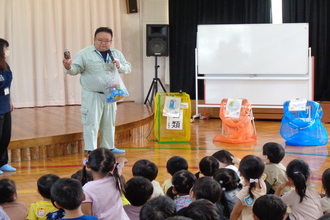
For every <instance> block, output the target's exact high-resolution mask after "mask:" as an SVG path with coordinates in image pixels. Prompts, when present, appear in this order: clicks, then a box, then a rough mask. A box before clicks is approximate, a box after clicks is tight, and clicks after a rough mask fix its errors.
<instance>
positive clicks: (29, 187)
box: [0, 103, 330, 206]
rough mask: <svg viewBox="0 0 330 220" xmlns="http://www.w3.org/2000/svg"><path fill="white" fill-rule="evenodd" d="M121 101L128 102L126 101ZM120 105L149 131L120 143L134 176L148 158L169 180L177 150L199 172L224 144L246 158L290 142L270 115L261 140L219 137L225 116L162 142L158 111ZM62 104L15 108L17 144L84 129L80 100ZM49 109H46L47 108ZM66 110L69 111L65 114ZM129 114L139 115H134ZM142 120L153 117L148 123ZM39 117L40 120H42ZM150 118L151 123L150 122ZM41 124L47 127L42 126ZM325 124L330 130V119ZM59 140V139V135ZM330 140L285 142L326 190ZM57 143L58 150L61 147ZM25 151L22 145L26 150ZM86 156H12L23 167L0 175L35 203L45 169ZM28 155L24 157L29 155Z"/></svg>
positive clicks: (76, 163) (74, 166)
mask: <svg viewBox="0 0 330 220" xmlns="http://www.w3.org/2000/svg"><path fill="white" fill-rule="evenodd" d="M121 105H123V106H122V107H121ZM118 107H119V108H118V117H117V123H118V124H120V123H123V124H122V126H121V128H120V129H123V131H124V130H125V129H126V128H127V129H129V130H134V128H132V127H134V126H136V127H139V126H145V128H144V129H143V132H131V136H129V138H128V139H127V140H126V141H123V142H120V143H117V144H116V147H118V148H120V149H125V150H126V153H125V154H122V155H116V156H124V157H126V158H127V159H128V163H127V164H126V166H125V168H124V173H123V175H124V177H125V179H126V180H128V179H130V178H131V177H132V171H131V169H132V166H133V164H134V163H135V162H136V161H137V160H140V159H148V160H150V161H153V162H154V163H155V164H156V165H157V166H158V176H157V179H156V180H157V181H159V182H160V183H161V184H162V183H163V181H165V180H166V179H168V178H169V177H170V175H169V174H168V173H167V171H166V162H167V160H168V159H169V158H170V157H172V156H175V155H180V156H183V157H184V158H186V159H187V161H188V164H189V170H190V171H191V172H193V173H196V172H197V171H198V164H199V161H200V160H201V159H202V158H203V157H204V156H209V155H212V154H213V153H214V152H216V151H218V150H220V149H225V150H228V151H230V152H231V153H232V154H234V155H235V156H236V157H240V158H242V157H244V156H245V155H248V154H253V155H257V156H261V149H262V146H263V145H264V144H265V143H266V142H270V141H273V142H278V143H280V144H282V145H283V146H285V140H284V139H283V138H282V137H281V136H280V134H279V128H280V124H281V122H280V121H265V120H257V121H256V122H255V123H256V129H257V136H258V140H257V142H255V143H245V144H226V143H219V142H213V141H212V139H213V138H214V136H215V135H216V134H219V133H221V126H220V120H219V119H209V120H204V121H199V120H195V122H194V123H190V128H191V140H190V142H189V143H158V142H156V141H155V140H154V139H155V138H154V136H153V130H152V121H153V117H152V111H150V109H149V108H147V107H146V106H145V105H143V104H138V103H122V104H119V106H118ZM52 108H53V107H52ZM56 108H63V109H64V110H63V111H59V110H58V109H52V110H51V109H48V107H47V108H32V109H26V110H24V109H15V111H14V113H13V121H14V124H13V125H14V128H13V141H12V142H13V144H14V145H13V149H15V148H16V147H17V148H18V147H19V146H18V145H16V143H15V142H17V143H20V144H21V145H24V142H25V141H24V140H25V139H29V137H28V136H29V135H35V137H34V138H33V137H30V139H31V138H32V139H35V138H37V136H38V137H39V136H42V135H44V134H47V133H48V134H51V135H54V136H56V134H61V135H64V136H65V135H68V134H71V133H81V130H82V126H81V124H80V111H79V106H68V107H56ZM139 109H140V110H139ZM23 110H24V111H26V112H24V114H23V113H21V111H23ZM44 111H45V113H43V112H44ZM139 111H141V112H139ZM41 114H45V115H46V116H47V117H46V118H44V117H41V116H40V115H41ZM63 115H66V116H65V117H64V116H63ZM129 115H131V116H129ZM129 117H137V118H135V119H132V118H131V119H128V118H129ZM121 120H128V121H134V123H133V124H135V125H134V126H132V123H131V122H126V123H129V125H125V122H120V121H121ZM141 120H142V121H147V122H143V123H142V122H141ZM60 121H61V122H60ZM38 123H39V126H36V124H38ZM145 124H148V127H146V125H145ZM40 126H44V127H43V128H41V127H40ZM325 128H326V129H327V131H328V132H330V124H325ZM19 133H21V136H19V135H18V134H19ZM132 134H138V135H132ZM149 134H150V135H149ZM80 135H81V134H80ZM54 140H55V141H57V139H56V138H54ZM329 146H330V144H327V145H326V146H315V147H297V146H285V151H286V156H285V157H284V159H283V161H282V163H283V164H284V165H285V166H286V165H287V164H288V163H289V162H290V161H291V160H293V159H302V160H305V161H306V162H307V163H308V164H309V165H310V169H311V171H312V176H311V181H312V182H313V183H314V184H315V185H316V187H317V189H318V191H321V176H322V173H323V171H324V170H325V169H326V168H329V167H330V158H329ZM47 147H49V145H47ZM55 147H61V145H60V144H59V145H55ZM39 148H41V147H39ZM55 149H56V150H57V151H58V148H55ZM23 153H24V152H23V151H22V152H21V154H23ZM85 156H86V155H85V154H84V153H83V152H82V151H76V152H71V153H70V154H64V153H63V154H62V155H58V156H56V155H54V156H51V157H40V158H37V159H31V160H27V161H24V160H23V161H18V162H11V165H12V166H14V167H16V168H17V171H16V172H4V174H3V175H0V178H5V177H6V178H10V179H12V180H14V181H15V182H16V184H17V189H18V192H19V200H20V201H23V202H24V203H25V204H26V205H27V206H29V205H30V204H31V203H32V202H35V201H39V200H41V197H40V195H38V193H37V185H36V182H37V180H38V178H39V177H40V176H41V175H44V174H49V173H54V174H57V175H59V176H60V177H70V176H71V174H73V173H75V172H76V171H77V170H78V169H80V168H81V167H82V160H83V158H84V157H85ZM22 158H24V155H23V156H22Z"/></svg>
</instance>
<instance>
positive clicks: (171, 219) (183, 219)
mask: <svg viewBox="0 0 330 220" xmlns="http://www.w3.org/2000/svg"><path fill="white" fill-rule="evenodd" d="M165 220H193V219H192V218H188V217H185V216H179V215H177V216H173V217H169V218H167V219H165Z"/></svg>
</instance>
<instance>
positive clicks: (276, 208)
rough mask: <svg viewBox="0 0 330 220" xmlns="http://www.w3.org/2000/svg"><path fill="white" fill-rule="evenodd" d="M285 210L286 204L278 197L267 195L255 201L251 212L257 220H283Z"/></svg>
mask: <svg viewBox="0 0 330 220" xmlns="http://www.w3.org/2000/svg"><path fill="white" fill-rule="evenodd" d="M286 208H287V206H286V204H285V203H284V202H283V200H282V199H281V198H280V197H277V196H275V195H271V194H268V195H263V196H261V197H259V198H258V199H257V200H256V201H255V203H254V205H253V207H252V211H253V213H254V214H255V216H257V217H258V219H259V220H283V219H284V216H285V214H286Z"/></svg>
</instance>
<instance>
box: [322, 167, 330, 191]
mask: <svg viewBox="0 0 330 220" xmlns="http://www.w3.org/2000/svg"><path fill="white" fill-rule="evenodd" d="M322 187H323V189H324V191H325V194H326V196H327V197H330V168H328V169H326V170H325V171H324V172H323V174H322Z"/></svg>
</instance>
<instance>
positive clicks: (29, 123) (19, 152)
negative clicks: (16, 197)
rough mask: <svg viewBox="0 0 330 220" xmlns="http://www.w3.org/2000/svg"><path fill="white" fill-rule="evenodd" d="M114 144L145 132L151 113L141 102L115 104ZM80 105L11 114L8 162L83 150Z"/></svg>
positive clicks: (23, 109) (150, 122) (16, 111)
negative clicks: (116, 107)
mask: <svg viewBox="0 0 330 220" xmlns="http://www.w3.org/2000/svg"><path fill="white" fill-rule="evenodd" d="M117 106H118V110H117V118H116V136H115V142H116V144H119V143H122V142H125V141H128V140H132V139H133V138H138V137H140V136H142V135H145V134H147V133H149V131H150V129H151V126H152V123H153V110H152V109H151V108H150V107H149V106H147V105H144V104H142V103H135V102H121V103H118V105H117ZM82 128H83V127H82V124H81V113H80V105H75V106H57V107H41V108H21V109H14V111H13V112H12V138H11V142H10V145H9V153H10V161H11V162H19V161H25V160H33V159H40V158H45V157H51V156H60V155H67V154H73V153H79V152H82V150H83V137H82Z"/></svg>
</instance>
